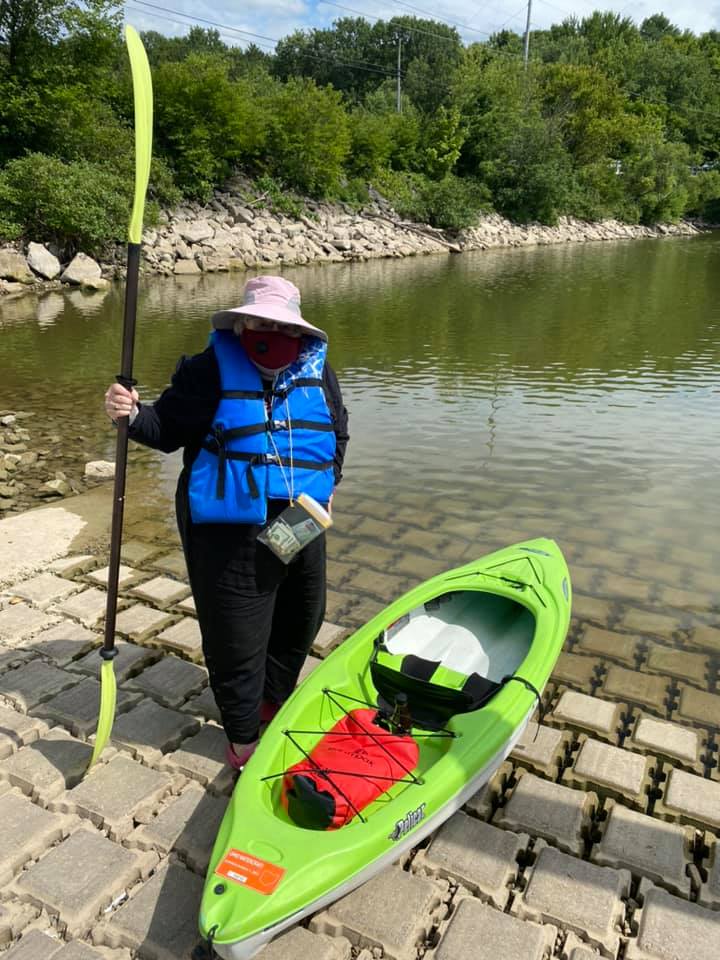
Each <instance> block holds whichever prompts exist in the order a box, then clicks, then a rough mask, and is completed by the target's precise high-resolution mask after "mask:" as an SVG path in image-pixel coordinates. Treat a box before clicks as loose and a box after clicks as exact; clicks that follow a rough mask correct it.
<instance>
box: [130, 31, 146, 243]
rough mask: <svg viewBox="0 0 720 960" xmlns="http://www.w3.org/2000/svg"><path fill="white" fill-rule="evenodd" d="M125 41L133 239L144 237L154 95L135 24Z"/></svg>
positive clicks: (131, 236)
mask: <svg viewBox="0 0 720 960" xmlns="http://www.w3.org/2000/svg"><path fill="white" fill-rule="evenodd" d="M125 43H126V44H127V49H128V54H129V56H130V68H131V70H132V78H133V93H134V96H135V200H134V201H133V208H132V216H131V218H130V228H129V230H128V237H129V239H130V243H140V241H141V240H142V227H143V214H144V212H145V194H146V193H147V186H148V180H149V179H150V160H151V159H152V125H153V96H152V79H151V78H150V64H149V63H148V58H147V54H146V53H145V47H143V45H142V40H141V39H140V36H139V35H138V32H137V30H135V29H134V28H133V27H130V26H126V27H125Z"/></svg>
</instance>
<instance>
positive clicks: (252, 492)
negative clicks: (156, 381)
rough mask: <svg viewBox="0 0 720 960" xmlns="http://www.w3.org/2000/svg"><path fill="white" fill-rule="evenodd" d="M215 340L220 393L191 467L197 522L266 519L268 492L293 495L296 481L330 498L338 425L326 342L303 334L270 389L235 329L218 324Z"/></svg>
mask: <svg viewBox="0 0 720 960" xmlns="http://www.w3.org/2000/svg"><path fill="white" fill-rule="evenodd" d="M210 343H211V344H212V346H213V348H214V350H215V356H216V357H217V361H218V365H219V367H220V390H221V394H220V403H219V404H218V407H217V410H216V411H215V419H214V420H213V423H212V426H211V428H210V432H209V433H208V435H207V437H206V438H205V441H204V442H203V445H202V449H201V450H200V453H199V454H198V456H197V457H196V459H195V462H194V463H193V465H192V467H191V470H190V484H189V499H190V515H191V517H192V520H193V523H259V524H262V523H265V521H266V520H267V502H268V499H270V500H288V499H290V490H289V489H288V488H289V487H290V486H291V485H292V493H293V496H295V497H296V496H297V495H298V494H299V493H308V494H309V495H310V496H311V497H314V498H315V499H316V500H317V501H318V503H322V504H327V502H328V500H329V499H330V496H331V494H332V491H333V487H334V485H335V475H334V472H333V458H334V456H335V428H334V425H333V421H332V417H331V415H330V411H329V410H328V406H327V401H326V400H325V390H324V389H323V382H322V371H323V367H324V365H325V355H326V353H327V344H326V343H324V342H323V341H322V340H320V339H319V338H316V337H306V338H305V339H304V341H303V345H302V347H301V350H300V355H299V356H298V359H297V360H296V361H295V362H294V363H293V364H291V366H290V367H288V369H287V370H284V371H283V372H282V373H280V374H278V376H277V377H276V379H275V383H274V385H273V387H272V390H271V391H269V392H268V394H266V393H265V392H264V391H263V384H262V379H261V377H260V373H259V371H258V369H257V367H256V366H255V365H254V364H253V363H252V361H251V360H250V359H249V358H248V356H247V354H246V353H245V350H244V349H243V346H242V344H241V342H240V340H239V338H238V337H237V336H235V334H234V333H233V332H232V331H228V330H215V331H214V332H213V334H212V335H211V337H210ZM268 395H269V396H271V398H272V400H271V415H270V416H268V414H267V407H266V404H265V399H266V396H268ZM278 458H279V459H278Z"/></svg>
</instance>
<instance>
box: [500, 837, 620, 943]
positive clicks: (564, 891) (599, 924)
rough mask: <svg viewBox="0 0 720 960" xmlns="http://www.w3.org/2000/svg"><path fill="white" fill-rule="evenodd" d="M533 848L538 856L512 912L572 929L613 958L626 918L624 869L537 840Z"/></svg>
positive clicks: (527, 874)
mask: <svg viewBox="0 0 720 960" xmlns="http://www.w3.org/2000/svg"><path fill="white" fill-rule="evenodd" d="M535 849H536V850H537V849H539V853H538V857H537V860H536V861H535V863H534V864H533V866H532V867H531V868H530V870H529V871H527V872H526V878H527V885H526V887H525V889H524V890H523V892H522V893H521V894H520V895H519V896H516V898H515V901H514V902H513V906H512V908H511V913H514V914H515V915H516V916H518V917H521V918H522V919H526V920H535V921H537V922H545V923H552V924H557V925H558V926H561V927H563V928H564V929H567V930H572V931H573V932H575V933H577V934H578V935H580V936H582V937H583V939H584V940H586V941H587V942H589V943H591V944H592V945H594V946H596V947H598V948H599V949H600V952H601V953H602V954H603V955H604V956H606V957H615V955H616V953H617V951H618V948H619V946H620V930H621V928H622V923H623V921H624V919H625V904H624V903H623V897H627V896H629V893H630V882H631V878H630V874H629V873H628V871H627V870H612V869H610V868H609V867H598V866H596V865H595V864H592V863H586V862H585V861H584V860H578V859H577V858H576V857H569V856H567V854H564V853H560V851H559V850H554V849H553V848H552V847H548V846H546V845H545V844H543V843H542V842H541V843H539V844H536V846H535Z"/></svg>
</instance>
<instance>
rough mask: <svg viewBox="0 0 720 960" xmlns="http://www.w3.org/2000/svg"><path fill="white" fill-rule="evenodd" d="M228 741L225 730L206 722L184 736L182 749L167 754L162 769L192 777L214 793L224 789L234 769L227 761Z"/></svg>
mask: <svg viewBox="0 0 720 960" xmlns="http://www.w3.org/2000/svg"><path fill="white" fill-rule="evenodd" d="M226 744H227V738H226V736H225V733H224V731H223V730H222V729H221V728H220V727H215V726H213V725H212V724H210V723H206V724H204V725H203V726H202V727H201V729H200V732H199V733H196V734H195V736H194V737H190V739H189V740H185V741H184V743H183V745H182V747H181V748H180V749H179V750H175V751H174V752H173V753H168V754H166V755H165V756H164V757H163V759H162V760H161V761H160V763H159V764H158V766H159V768H160V769H161V770H167V771H169V772H171V773H182V774H183V775H184V776H186V777H191V778H192V779H193V780H197V781H198V782H199V783H201V784H202V785H203V786H207V787H208V788H209V789H210V790H211V791H212V792H213V793H225V792H226V791H227V790H228V789H229V788H230V786H231V785H232V782H233V779H234V773H235V772H234V771H233V769H232V768H231V767H230V766H228V764H227V763H226V761H225V747H226Z"/></svg>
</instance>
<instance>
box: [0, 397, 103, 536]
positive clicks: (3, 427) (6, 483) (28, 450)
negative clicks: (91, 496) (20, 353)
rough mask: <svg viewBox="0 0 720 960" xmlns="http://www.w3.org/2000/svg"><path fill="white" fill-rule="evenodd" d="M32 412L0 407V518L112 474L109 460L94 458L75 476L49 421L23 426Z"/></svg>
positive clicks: (71, 459)
mask: <svg viewBox="0 0 720 960" xmlns="http://www.w3.org/2000/svg"><path fill="white" fill-rule="evenodd" d="M33 416H34V414H32V413H27V412H25V411H22V410H16V411H12V410H0V518H1V517H4V516H7V515H9V514H12V513H21V512H23V511H24V510H28V509H30V508H31V507H34V506H37V505H38V503H40V502H43V501H46V500H53V499H62V498H63V497H66V496H68V495H70V494H76V493H83V492H84V491H85V490H88V489H90V488H91V487H93V486H95V485H97V483H99V482H101V481H103V480H106V479H109V478H111V477H113V476H114V474H115V465H114V464H113V463H109V462H108V461H104V460H94V461H89V462H88V463H86V464H85V472H84V475H83V476H82V477H78V476H76V474H77V473H78V470H77V462H76V460H75V459H74V457H73V456H69V455H68V452H67V450H66V449H65V446H64V444H63V440H62V437H60V436H59V434H57V433H53V427H52V424H48V425H47V426H46V427H45V428H44V430H43V427H42V425H41V424H39V421H35V422H34V423H33V424H32V425H33V426H37V429H35V430H32V431H31V430H28V429H27V427H28V426H29V425H31V421H32V418H33ZM78 439H82V438H78ZM59 468H62V469H59ZM66 471H67V472H66Z"/></svg>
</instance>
